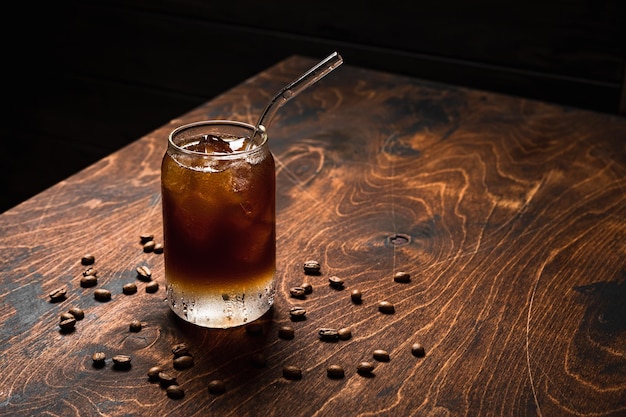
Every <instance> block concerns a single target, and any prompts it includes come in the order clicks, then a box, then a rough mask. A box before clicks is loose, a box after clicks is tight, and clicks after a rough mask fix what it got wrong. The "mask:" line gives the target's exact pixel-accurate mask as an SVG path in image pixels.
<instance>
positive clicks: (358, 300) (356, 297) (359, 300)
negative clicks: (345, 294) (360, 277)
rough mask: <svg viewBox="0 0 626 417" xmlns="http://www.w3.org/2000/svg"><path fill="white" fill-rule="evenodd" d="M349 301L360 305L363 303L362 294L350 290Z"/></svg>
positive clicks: (358, 291)
mask: <svg viewBox="0 0 626 417" xmlns="http://www.w3.org/2000/svg"><path fill="white" fill-rule="evenodd" d="M350 299H352V302H353V303H354V304H361V303H362V302H363V294H361V291H360V290H352V292H351V293H350Z"/></svg>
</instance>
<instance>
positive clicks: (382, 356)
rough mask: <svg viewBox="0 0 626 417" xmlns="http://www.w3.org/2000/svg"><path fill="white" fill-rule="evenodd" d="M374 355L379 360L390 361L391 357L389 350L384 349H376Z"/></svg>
mask: <svg viewBox="0 0 626 417" xmlns="http://www.w3.org/2000/svg"><path fill="white" fill-rule="evenodd" d="M373 357H374V359H376V360H377V361H379V362H389V360H390V359H391V358H390V357H389V352H387V351H386V350H383V349H376V350H375V351H374V353H373Z"/></svg>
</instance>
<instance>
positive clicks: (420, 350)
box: [411, 343, 426, 358]
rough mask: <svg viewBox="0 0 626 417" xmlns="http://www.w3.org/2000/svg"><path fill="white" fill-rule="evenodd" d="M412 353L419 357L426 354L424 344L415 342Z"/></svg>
mask: <svg viewBox="0 0 626 417" xmlns="http://www.w3.org/2000/svg"><path fill="white" fill-rule="evenodd" d="M411 353H412V354H413V356H417V357H418V358H422V357H424V356H425V355H426V351H425V350H424V346H422V344H421V343H414V344H413V346H411Z"/></svg>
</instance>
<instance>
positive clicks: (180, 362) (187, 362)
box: [173, 355, 193, 370]
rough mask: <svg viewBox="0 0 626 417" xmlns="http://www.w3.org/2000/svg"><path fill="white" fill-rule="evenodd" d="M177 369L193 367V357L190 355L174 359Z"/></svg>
mask: <svg viewBox="0 0 626 417" xmlns="http://www.w3.org/2000/svg"><path fill="white" fill-rule="evenodd" d="M173 364H174V368H175V369H179V370H180V369H187V368H191V367H192V366H193V357H192V356H190V355H183V356H178V357H177V358H174V361H173Z"/></svg>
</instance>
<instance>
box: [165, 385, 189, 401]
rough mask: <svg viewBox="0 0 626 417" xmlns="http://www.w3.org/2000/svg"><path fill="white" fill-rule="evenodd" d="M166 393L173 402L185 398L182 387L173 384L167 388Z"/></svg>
mask: <svg viewBox="0 0 626 417" xmlns="http://www.w3.org/2000/svg"><path fill="white" fill-rule="evenodd" d="M165 393H166V394H167V396H168V397H170V398H171V399H173V400H178V399H180V398H183V397H184V396H185V390H183V389H182V387H181V386H180V385H176V384H172V385H170V386H168V387H167V388H165Z"/></svg>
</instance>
